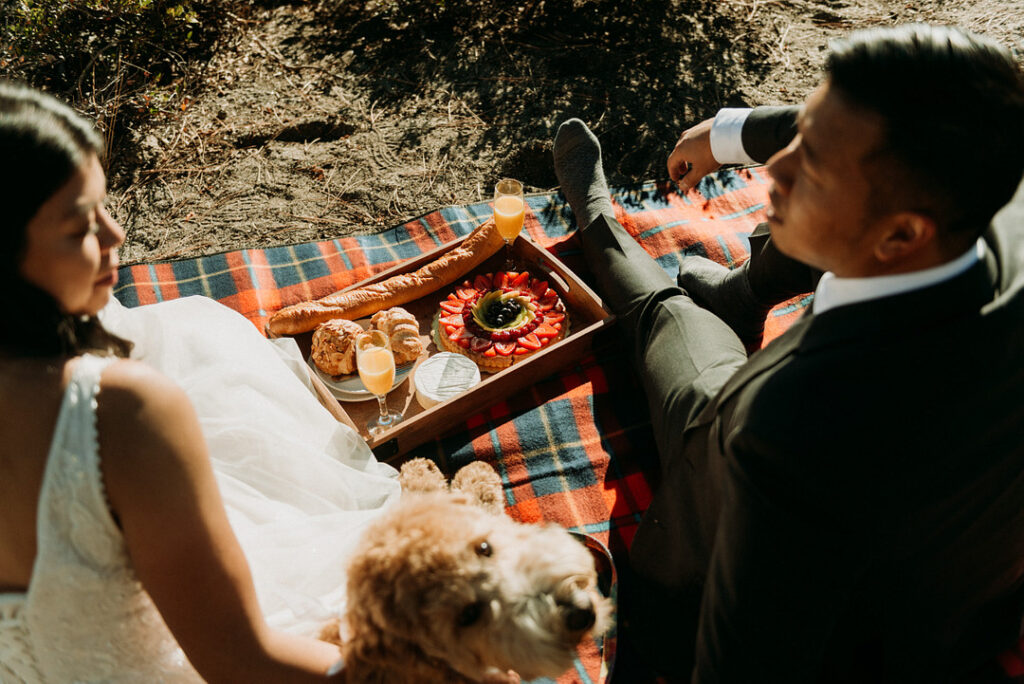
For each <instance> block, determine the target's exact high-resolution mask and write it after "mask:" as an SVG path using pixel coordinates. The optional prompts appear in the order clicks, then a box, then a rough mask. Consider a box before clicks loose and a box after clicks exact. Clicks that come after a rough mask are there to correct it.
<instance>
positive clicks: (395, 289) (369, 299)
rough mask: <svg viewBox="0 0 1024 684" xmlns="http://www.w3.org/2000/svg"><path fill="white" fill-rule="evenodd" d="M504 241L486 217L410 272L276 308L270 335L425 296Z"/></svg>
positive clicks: (359, 315)
mask: <svg viewBox="0 0 1024 684" xmlns="http://www.w3.org/2000/svg"><path fill="white" fill-rule="evenodd" d="M503 244H504V241H503V240H502V239H501V235H499V234H498V230H497V229H496V228H495V227H494V220H493V219H488V220H487V221H485V222H484V223H482V224H481V225H480V226H478V227H477V228H476V229H475V230H474V231H473V232H472V233H470V234H469V235H468V236H467V237H466V239H465V240H463V241H462V243H461V244H460V245H459V246H458V247H455V248H454V249H451V250H449V251H447V252H445V253H444V254H442V255H441V256H439V257H437V258H436V259H434V260H433V261H431V262H429V263H426V264H424V265H423V266H421V267H420V268H419V269H417V270H416V271H413V272H412V273H402V274H399V275H396V276H392V277H390V278H388V279H386V280H383V281H381V282H379V283H374V284H372V285H367V286H366V287H359V288H355V289H353V290H347V291H345V292H336V293H335V294H331V295H327V296H326V297H323V298H321V299H318V300H316V301H312V302H300V303H298V304H293V305H291V306H287V307H285V308H283V309H281V310H280V311H277V312H276V313H274V314H273V315H272V316H271V317H270V321H269V322H268V324H267V329H268V331H269V332H270V334H271V335H272V336H280V335H295V334H298V333H301V332H305V331H307V330H312V329H313V328H315V327H316V326H317V325H319V324H321V323H323V322H324V321H329V320H331V319H332V318H347V319H349V320H355V319H357V318H362V317H364V316H369V315H370V314H372V313H375V312H377V311H380V310H381V309H386V308H388V307H392V306H399V305H401V304H405V303H406V302H411V301H413V300H414V299H419V298H420V297H422V296H424V295H427V294H429V293H431V292H434V291H435V290H438V289H440V288H442V287H444V286H445V285H450V284H451V283H453V282H455V280H457V279H458V278H460V277H462V276H463V275H465V274H466V273H468V272H469V271H471V270H473V269H474V268H476V267H477V266H479V265H480V264H481V263H483V262H484V260H486V259H487V258H488V257H489V256H491V255H492V254H494V253H495V252H497V251H498V249H500V248H501V246H502V245H503Z"/></svg>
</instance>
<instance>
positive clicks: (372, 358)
mask: <svg viewBox="0 0 1024 684" xmlns="http://www.w3.org/2000/svg"><path fill="white" fill-rule="evenodd" d="M356 368H357V369H358V370H359V379H360V380H362V381H363V385H365V386H366V389H368V390H370V392H372V393H373V394H374V396H376V397H377V402H378V404H379V405H380V415H378V416H376V417H374V418H371V419H370V421H369V422H368V423H367V424H366V429H367V431H368V432H369V433H370V434H371V435H374V434H376V433H378V432H381V431H383V430H386V429H387V428H389V427H391V426H392V425H396V424H398V423H400V422H402V414H401V413H400V412H398V411H389V410H388V405H387V401H386V400H385V398H386V396H387V393H388V392H390V391H391V385H393V384H394V382H395V357H394V355H393V354H392V353H391V340H390V339H388V336H387V335H385V334H384V333H383V332H382V331H380V330H367V331H366V332H364V333H362V334H361V335H358V336H357V337H356Z"/></svg>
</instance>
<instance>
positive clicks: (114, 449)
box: [96, 360, 206, 494]
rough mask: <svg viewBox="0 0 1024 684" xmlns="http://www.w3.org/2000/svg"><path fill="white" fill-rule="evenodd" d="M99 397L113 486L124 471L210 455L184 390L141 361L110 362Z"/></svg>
mask: <svg viewBox="0 0 1024 684" xmlns="http://www.w3.org/2000/svg"><path fill="white" fill-rule="evenodd" d="M96 403H97V408H96V415H97V427H98V431H99V443H100V453H101V458H102V459H103V461H104V472H105V474H106V479H107V480H108V483H107V484H108V486H112V488H113V489H115V490H116V489H118V488H119V487H118V484H119V481H121V480H122V477H127V478H133V477H136V476H138V475H139V474H140V469H143V470H149V471H151V472H152V470H153V469H154V468H155V469H158V470H159V469H163V468H180V467H182V466H183V465H186V463H188V462H189V461H193V460H194V459H197V458H199V459H201V458H204V457H205V455H206V452H205V443H204V440H203V438H202V433H201V431H200V428H199V421H198V418H197V417H196V415H195V410H194V409H193V408H192V404H191V402H190V401H189V399H188V397H187V395H186V394H185V392H184V391H183V390H182V389H181V388H180V387H179V386H178V385H177V384H175V383H174V381H173V380H171V379H170V378H168V377H167V376H165V375H163V374H162V373H160V372H159V371H157V370H155V369H153V368H151V367H149V366H147V365H145V364H143V363H140V362H138V361H131V360H119V361H116V362H114V363H112V364H110V365H109V366H107V367H106V368H105V369H104V370H103V374H102V376H101V379H100V393H99V396H98V398H97V402H96ZM186 467H187V465H186ZM111 494H113V492H111Z"/></svg>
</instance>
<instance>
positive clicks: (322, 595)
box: [0, 84, 397, 682]
mask: <svg viewBox="0 0 1024 684" xmlns="http://www.w3.org/2000/svg"><path fill="white" fill-rule="evenodd" d="M100 149H101V147H100V144H99V140H98V139H97V138H96V135H95V133H94V132H93V131H92V129H91V127H90V126H89V125H88V124H87V123H85V122H83V121H82V120H81V119H80V118H79V117H78V116H77V115H75V114H74V113H73V112H72V111H71V110H70V109H68V108H67V107H66V106H64V105H62V104H61V103H59V102H57V101H56V100H54V99H53V98H51V97H48V96H45V95H42V94H40V93H38V92H35V91H32V90H30V89H26V88H23V87H18V86H12V85H9V84H0V162H2V163H3V164H4V165H5V167H6V169H5V173H4V177H3V178H2V180H0V205H2V206H3V207H4V214H5V216H4V220H3V222H2V223H0V226H2V227H0V231H3V242H4V247H3V249H2V250H0V302H2V309H0V310H2V312H3V315H2V318H0V501H2V502H3V505H2V506H0V681H3V682H9V681H27V682H70V681H76V682H78V681H84V682H93V681H95V682H99V681H102V682H144V681H154V682H155V681H162V682H179V681H182V682H195V681H201V680H204V679H205V680H206V681H211V682H227V681H244V682H257V681H258V682H292V681H294V682H304V681H311V682H312V681H323V680H324V679H325V678H326V673H327V671H328V670H329V668H331V666H332V665H333V664H334V662H335V661H336V659H337V650H336V649H335V648H334V647H332V646H330V645H327V644H324V643H322V642H319V641H317V640H316V639H314V638H312V636H311V634H313V633H315V630H316V627H317V625H318V624H319V622H320V621H321V620H323V619H325V618H326V617H328V616H329V615H330V614H331V612H332V611H334V610H337V608H338V607H339V606H340V604H341V602H342V601H343V595H342V585H343V568H344V558H345V554H346V549H347V547H348V546H349V545H350V544H351V542H352V540H353V538H354V537H355V536H356V531H357V528H359V527H360V526H361V525H363V524H364V523H366V522H368V521H369V520H370V519H371V518H373V517H374V516H375V515H376V513H377V511H379V509H380V508H381V507H382V506H383V505H385V504H386V503H387V501H388V500H389V499H391V498H392V497H393V496H395V495H396V494H397V484H396V483H395V481H394V478H393V475H394V473H393V470H392V469H390V468H388V467H386V466H382V465H381V464H378V463H377V462H376V461H374V459H373V457H372V454H371V453H370V452H369V451H368V449H367V448H366V445H365V444H364V443H363V442H362V441H361V440H360V439H359V438H358V436H357V435H355V434H354V433H352V432H351V431H349V430H347V428H345V427H344V426H341V425H339V424H338V423H337V422H336V421H334V419H333V418H331V417H330V415H329V414H328V413H327V412H326V411H324V410H323V409H322V408H321V407H320V406H319V405H318V404H317V403H316V401H315V399H313V396H312V394H311V393H310V392H309V391H308V387H307V386H306V385H305V384H304V383H303V381H302V374H301V371H300V370H299V369H297V368H296V366H297V365H298V364H300V363H301V359H299V358H296V354H295V350H294V349H282V348H280V347H279V346H278V345H274V344H271V343H268V342H267V341H266V340H265V339H264V338H263V337H262V336H261V335H259V333H258V332H257V331H256V330H255V328H253V326H252V325H251V324H249V323H248V322H247V321H245V319H243V318H241V317H240V316H239V315H237V314H235V313H234V312H231V311H230V310H228V309H226V308H225V307H222V306H220V305H218V304H216V303H214V302H211V301H209V300H202V299H198V298H193V299H190V300H182V301H180V302H171V303H168V304H162V305H156V306H153V307H144V308H143V309H139V310H125V309H123V308H121V307H119V306H117V305H116V303H112V302H111V299H112V298H111V293H112V288H113V286H114V283H115V281H116V270H117V265H118V261H117V248H118V246H119V245H120V244H121V243H122V241H123V240H124V233H123V231H122V230H121V227H120V226H119V225H118V224H117V222H116V221H114V220H113V219H112V218H111V216H110V214H109V213H108V212H107V210H106V209H105V208H104V206H103V201H104V196H105V193H106V190H105V178H104V174H103V169H102V167H101V164H100V156H99V150H100ZM105 307H106V311H105V312H104V320H106V321H107V323H108V324H109V325H105V324H102V323H101V322H100V320H101V317H100V316H98V314H99V313H100V312H101V310H103V309H104V308H105ZM111 330H115V331H116V333H117V334H114V333H112V332H111ZM127 337H131V338H133V340H132V342H133V343H135V347H134V349H132V344H130V343H128V342H126V341H125V339H126V338H127ZM129 354H130V355H131V357H132V358H131V359H129V358H127V357H128V355H129ZM136 358H142V359H143V360H144V361H145V363H143V362H140V361H138V360H135V359H136ZM157 369H160V370H157ZM161 370H162V371H163V372H160V371H161ZM169 377H170V378H173V381H172V380H171V379H169Z"/></svg>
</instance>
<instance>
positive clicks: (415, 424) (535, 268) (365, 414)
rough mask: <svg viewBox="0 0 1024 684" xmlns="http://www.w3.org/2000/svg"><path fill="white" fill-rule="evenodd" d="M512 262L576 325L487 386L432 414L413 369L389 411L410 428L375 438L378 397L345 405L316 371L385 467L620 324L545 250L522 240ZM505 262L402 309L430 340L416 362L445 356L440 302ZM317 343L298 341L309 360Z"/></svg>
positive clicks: (329, 398) (422, 259)
mask: <svg viewBox="0 0 1024 684" xmlns="http://www.w3.org/2000/svg"><path fill="white" fill-rule="evenodd" d="M464 239H465V238H464V237H463V238H459V239H457V240H453V241H452V242H449V243H447V244H444V245H441V246H440V247H438V248H437V249H434V250H433V251H431V252H428V253H426V254H423V255H421V256H419V257H416V258H413V259H409V260H407V261H404V262H402V263H400V264H398V265H396V266H394V267H392V268H390V269H388V270H386V271H382V272H381V273H378V274H377V275H375V276H373V277H371V278H368V279H366V280H364V281H362V282H360V283H356V284H355V285H352V286H350V287H348V288H345V290H342V292H344V291H347V290H351V289H354V288H357V287H365V286H366V285H370V284H372V283H376V282H380V281H382V280H386V279H388V278H390V277H391V276H394V275H398V274H400V273H408V272H411V271H415V270H417V269H418V268H420V267H421V266H423V265H424V264H425V263H427V262H429V261H431V260H433V259H435V258H437V257H438V256H439V255H441V254H443V253H444V252H447V251H448V250H450V249H452V248H454V247H456V246H458V244H459V243H461V242H462V240H464ZM512 254H513V259H514V260H515V263H516V268H515V269H514V270H517V271H522V270H523V269H524V267H525V268H526V270H529V271H530V273H531V275H532V276H533V277H535V278H539V279H542V280H547V281H548V284H549V285H550V286H551V287H552V288H553V289H554V290H555V291H556V292H557V293H558V295H559V296H560V297H561V298H562V301H563V302H564V304H565V307H566V310H567V312H568V317H567V318H568V320H569V334H568V335H567V336H566V337H565V338H563V339H562V340H559V341H558V342H556V343H555V344H552V345H550V346H549V347H546V348H545V349H543V350H541V351H539V352H537V353H535V354H533V355H531V356H529V357H527V358H526V359H524V360H522V361H517V362H515V363H513V364H512V365H511V366H510V367H508V368H505V369H503V370H501V371H499V372H497V373H481V382H480V384H478V385H476V386H475V387H473V388H471V389H469V390H468V391H466V392H463V393H462V394H460V395H458V396H456V397H452V398H451V399H449V400H447V401H444V402H442V403H440V404H438V405H436V406H432V407H430V408H429V409H424V408H423V407H422V406H420V403H419V401H418V400H417V399H416V388H415V385H414V384H413V379H414V378H415V375H416V367H415V366H414V367H413V371H412V373H410V374H409V376H408V377H407V378H406V379H405V380H404V381H402V383H401V384H399V385H398V386H397V387H395V389H393V390H391V392H390V393H389V394H388V397H387V403H388V407H389V408H391V409H398V410H400V411H401V412H402V415H403V416H404V420H403V421H402V422H401V423H399V424H398V425H396V426H395V427H393V428H391V429H389V430H387V431H385V432H382V433H380V434H378V435H375V436H370V435H369V434H368V433H367V431H366V429H365V425H366V423H367V421H369V420H370V418H372V417H373V416H375V415H376V414H377V412H378V408H377V401H376V399H374V398H372V397H371V398H370V399H369V400H368V401H360V402H348V401H346V402H339V401H338V400H337V399H336V398H335V397H334V395H333V394H331V391H330V390H329V389H328V388H327V386H326V385H325V384H324V383H323V382H322V381H321V380H320V378H318V377H317V375H316V374H315V373H313V372H312V371H311V373H310V376H311V377H312V379H313V385H314V387H315V388H316V390H317V394H318V397H319V399H320V401H321V403H323V404H324V406H326V407H327V409H328V410H329V411H331V413H332V414H333V415H334V416H335V417H336V418H338V420H340V421H342V422H345V423H347V424H349V425H351V426H352V427H353V428H355V429H356V431H357V432H359V434H361V435H362V436H363V438H364V439H366V441H367V443H368V444H369V445H370V448H371V449H372V450H373V451H374V453H375V454H376V456H377V458H378V459H380V460H382V461H385V462H388V463H392V464H394V465H397V464H398V463H400V462H401V461H402V460H404V459H402V456H403V455H404V454H405V453H406V452H408V451H409V450H411V449H413V448H415V447H417V446H419V445H420V444H423V443H424V442H427V441H430V440H432V439H435V438H437V437H440V436H442V435H443V434H444V433H445V432H446V431H447V430H449V429H450V428H452V427H454V426H455V425H458V424H459V423H462V422H463V421H465V419H466V417H467V416H470V415H473V414H474V413H478V412H479V411H481V410H483V409H485V408H487V407H489V406H492V405H493V404H496V403H497V402H499V401H501V400H502V399H504V398H505V397H507V396H508V395H510V394H513V393H515V392H517V391H519V390H521V389H523V388H525V387H529V386H530V385H532V384H534V383H536V382H537V381H539V380H541V379H543V378H545V377H547V376H549V375H551V374H552V373H554V372H555V371H556V370H558V369H559V368H562V367H563V366H565V365H567V364H568V363H570V362H572V361H575V360H577V359H579V358H580V357H581V356H582V355H583V354H584V353H585V352H586V351H588V350H589V349H590V348H591V346H592V344H593V338H594V335H596V334H597V333H598V332H600V331H602V330H604V329H606V328H607V327H609V326H610V325H611V324H612V323H613V322H614V320H615V319H614V316H612V314H611V313H609V312H608V310H607V309H605V307H604V305H603V304H602V302H601V299H600V298H599V297H598V296H597V294H596V293H594V291H593V290H591V289H590V288H589V287H587V285H586V284H584V283H583V281H582V280H580V279H579V278H578V277H577V276H576V275H575V274H574V273H573V272H572V271H571V270H570V269H569V268H568V267H567V266H566V265H565V264H563V263H562V262H561V261H559V260H558V259H557V258H556V257H554V256H553V255H552V254H550V253H549V252H547V251H546V250H544V249H542V248H541V247H540V246H538V245H537V244H536V243H535V242H533V241H532V240H531V239H530V238H529V237H528V236H526V235H525V234H521V235H520V236H519V237H518V238H517V239H516V241H515V242H514V243H513V244H512ZM504 261H505V251H504V248H502V249H501V250H499V252H498V253H497V254H495V255H494V256H492V257H491V258H489V259H488V260H487V261H485V262H484V263H483V264H481V265H480V266H479V267H478V268H476V269H474V270H473V271H471V272H469V273H467V274H466V275H464V276H462V277H461V278H459V279H458V280H457V281H456V282H454V283H452V284H451V285H448V286H447V287H443V288H441V289H440V290H438V291H437V292H434V293H431V294H429V295H427V296H425V297H422V298H420V299H417V300H415V301H412V302H409V303H407V304H404V305H402V308H404V309H406V310H407V311H409V312H410V313H411V314H413V315H414V316H415V317H416V320H417V321H418V322H419V326H420V337H421V338H422V340H423V343H424V349H425V352H424V354H423V356H421V357H420V358H419V359H418V360H417V361H416V365H417V366H418V365H419V364H420V363H422V362H423V360H424V359H426V358H428V357H430V356H432V355H434V354H436V353H438V351H443V350H438V348H437V346H436V345H435V344H434V341H433V336H432V332H431V328H432V324H433V320H434V315H435V314H436V313H437V310H438V305H439V304H440V302H441V301H442V300H443V299H445V298H447V296H448V294H449V293H450V292H452V291H453V290H454V288H455V287H457V286H458V285H459V284H460V283H461V282H462V281H463V280H467V279H468V280H470V281H472V280H473V277H474V276H475V275H476V274H477V273H493V272H495V271H500V270H504V268H503V264H504ZM312 337H313V335H312V333H311V332H307V333H302V334H300V335H296V336H295V339H296V342H298V345H299V348H300V350H301V351H302V354H303V356H304V358H306V359H307V360H308V358H309V352H310V346H311V342H312Z"/></svg>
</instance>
